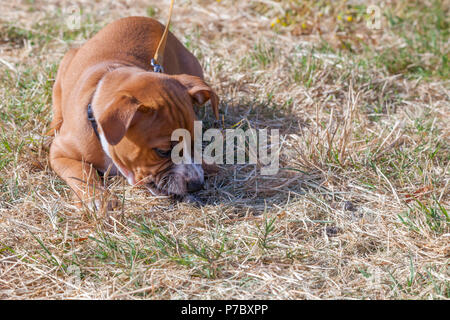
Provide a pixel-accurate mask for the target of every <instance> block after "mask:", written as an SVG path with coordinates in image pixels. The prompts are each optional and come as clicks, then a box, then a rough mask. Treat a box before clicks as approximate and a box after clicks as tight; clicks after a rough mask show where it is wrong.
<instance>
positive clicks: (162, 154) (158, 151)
mask: <svg viewBox="0 0 450 320" xmlns="http://www.w3.org/2000/svg"><path fill="white" fill-rule="evenodd" d="M153 150H155V152H156V154H157V155H158V156H160V157H161V158H169V157H170V154H171V153H172V150H162V149H158V148H155V149H153Z"/></svg>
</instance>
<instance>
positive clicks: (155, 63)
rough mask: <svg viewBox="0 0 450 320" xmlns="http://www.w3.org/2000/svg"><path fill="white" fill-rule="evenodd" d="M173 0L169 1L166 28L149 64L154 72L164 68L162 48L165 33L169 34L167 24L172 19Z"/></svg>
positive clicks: (161, 70)
mask: <svg viewBox="0 0 450 320" xmlns="http://www.w3.org/2000/svg"><path fill="white" fill-rule="evenodd" d="M174 2H175V0H172V1H171V2H170V9H169V18H168V19H167V24H166V28H165V29H164V33H163V35H162V37H161V40H159V44H158V47H157V48H156V52H155V55H154V56H153V59H152V61H151V65H152V67H153V71H154V72H164V68H163V67H162V64H163V59H164V49H165V48H166V41H167V35H168V34H169V26H170V20H171V19H172V11H173V4H174Z"/></svg>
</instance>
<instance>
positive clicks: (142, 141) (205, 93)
mask: <svg viewBox="0 0 450 320" xmlns="http://www.w3.org/2000/svg"><path fill="white" fill-rule="evenodd" d="M208 100H211V105H212V107H213V110H214V114H215V116H216V118H218V97H217V95H216V94H215V93H214V91H213V90H212V89H211V88H210V87H209V86H208V85H207V84H206V83H205V82H204V81H203V80H202V79H200V78H198V77H194V76H190V75H166V74H159V73H154V72H145V71H142V70H140V69H137V68H133V67H126V68H120V69H117V70H114V71H112V72H110V73H108V74H107V75H105V77H104V78H103V79H102V80H101V82H100V83H99V86H98V87H97V90H96V93H95V95H94V99H93V101H92V106H93V110H94V116H95V118H96V120H97V122H98V124H99V135H100V139H101V142H102V146H103V149H104V151H105V152H106V153H107V154H108V156H109V157H110V158H111V159H112V161H113V162H114V164H115V165H116V167H117V168H118V169H119V170H120V171H121V173H122V174H123V175H124V176H125V177H126V178H127V179H128V182H129V183H130V184H133V185H135V184H145V185H146V186H147V187H148V188H149V189H150V190H151V191H152V192H153V193H155V194H164V195H179V196H183V195H185V194H186V193H187V192H193V191H197V190H198V189H200V188H201V187H202V186H203V182H204V174H203V169H202V166H201V165H199V164H174V163H173V162H172V160H171V150H172V147H173V142H172V141H171V135H172V132H173V131H174V130H176V129H180V128H181V129H186V130H188V131H189V133H190V134H191V139H192V140H193V139H194V121H195V119H196V116H195V113H194V109H193V105H194V104H199V105H203V104H204V103H206V102H207V101H208ZM191 145H192V146H193V145H194V144H193V143H191ZM192 154H193V153H191V155H192Z"/></svg>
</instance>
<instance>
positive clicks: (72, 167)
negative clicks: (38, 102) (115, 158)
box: [50, 139, 111, 211]
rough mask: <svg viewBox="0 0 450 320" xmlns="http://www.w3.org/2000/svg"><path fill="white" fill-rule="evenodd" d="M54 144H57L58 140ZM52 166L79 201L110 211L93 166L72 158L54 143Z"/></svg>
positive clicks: (51, 150) (51, 158)
mask: <svg viewBox="0 0 450 320" xmlns="http://www.w3.org/2000/svg"><path fill="white" fill-rule="evenodd" d="M54 142H57V141H56V139H55V141H54ZM50 165H51V166H52V168H53V170H54V171H55V172H56V173H57V174H58V176H60V177H61V178H62V179H63V180H64V181H65V182H66V183H67V184H68V185H69V186H70V188H71V189H72V190H73V191H74V192H75V195H76V198H78V200H79V201H81V202H82V203H84V204H85V205H87V206H88V207H89V208H91V209H94V207H95V209H97V210H101V211H103V210H104V209H106V210H108V209H110V208H109V206H110V205H111V204H110V203H108V202H107V201H105V200H106V199H104V196H105V194H106V191H105V189H104V188H103V187H102V184H101V180H100V178H99V176H98V174H97V171H96V170H95V168H94V167H93V166H92V165H91V164H89V163H86V162H83V161H80V160H77V159H72V158H70V156H68V155H66V154H65V153H64V152H63V151H62V150H61V148H60V147H59V146H58V144H55V143H53V144H52V147H51V149H50Z"/></svg>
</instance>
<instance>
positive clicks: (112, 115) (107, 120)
mask: <svg viewBox="0 0 450 320" xmlns="http://www.w3.org/2000/svg"><path fill="white" fill-rule="evenodd" d="M138 108H139V102H138V101H137V100H136V98H134V97H131V96H128V95H126V94H123V95H120V96H117V97H116V98H114V99H113V101H112V102H111V103H110V104H109V105H108V106H107V107H106V108H105V111H103V113H102V114H101V115H100V116H99V117H98V120H97V121H98V124H99V125H100V128H101V129H102V132H103V134H104V135H105V138H106V141H108V143H109V144H111V145H116V144H118V143H119V142H120V140H122V138H123V137H124V136H125V134H126V132H127V130H128V128H129V127H130V124H131V121H132V120H133V117H134V115H135V114H136V111H137V110H138Z"/></svg>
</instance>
